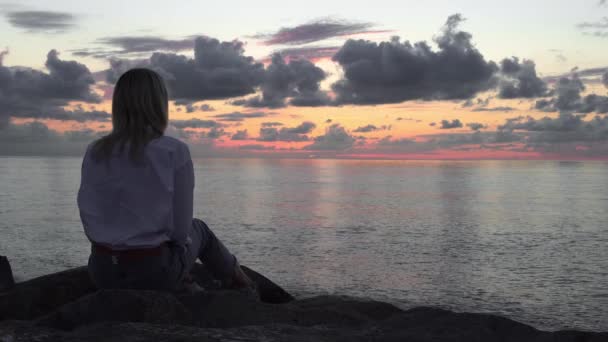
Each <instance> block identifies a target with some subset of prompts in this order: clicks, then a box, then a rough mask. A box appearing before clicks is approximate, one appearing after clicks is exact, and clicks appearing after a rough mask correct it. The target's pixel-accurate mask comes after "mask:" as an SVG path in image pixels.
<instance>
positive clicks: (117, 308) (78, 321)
mask: <svg viewBox="0 0 608 342" xmlns="http://www.w3.org/2000/svg"><path fill="white" fill-rule="evenodd" d="M191 321H192V316H191V313H190V311H188V310H187V309H186V308H185V307H184V306H183V305H182V303H180V302H179V301H178V300H177V298H176V297H175V296H174V295H173V294H171V293H166V292H158V291H134V290H100V291H97V292H95V293H92V294H89V295H87V296H85V297H82V298H80V299H78V300H76V301H74V302H72V303H68V304H66V305H64V306H62V307H61V308H59V309H57V310H55V311H54V312H52V313H50V314H48V315H46V316H44V317H42V318H40V319H38V320H37V321H36V323H37V324H39V325H42V326H48V327H52V328H56V329H64V330H71V329H74V328H76V327H79V326H83V325H87V324H92V323H97V322H145V323H164V324H191Z"/></svg>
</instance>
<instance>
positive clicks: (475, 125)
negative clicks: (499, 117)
mask: <svg viewBox="0 0 608 342" xmlns="http://www.w3.org/2000/svg"><path fill="white" fill-rule="evenodd" d="M467 127H469V128H470V129H471V130H473V131H479V130H480V129H482V128H487V127H488V126H487V125H484V124H482V123H478V122H469V123H468V124H467Z"/></svg>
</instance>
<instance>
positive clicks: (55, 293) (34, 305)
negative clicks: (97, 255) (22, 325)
mask: <svg viewBox="0 0 608 342" xmlns="http://www.w3.org/2000/svg"><path fill="white" fill-rule="evenodd" d="M93 291H95V287H94V286H93V283H92V282H91V280H90V279H89V274H88V272H87V268H86V267H78V268H74V269H70V270H67V271H63V272H58V273H54V274H49V275H45V276H42V277H39V278H35V279H31V280H28V281H25V282H22V283H18V284H16V285H15V287H14V288H13V289H12V290H10V291H8V292H4V293H1V294H0V321H1V320H6V319H16V320H31V319H34V318H36V317H39V316H42V315H45V314H47V313H49V312H51V311H53V310H55V309H56V308H58V307H60V306H62V305H64V304H66V303H69V302H72V301H74V300H76V299H78V298H80V297H82V296H84V295H87V294H89V293H92V292H93Z"/></svg>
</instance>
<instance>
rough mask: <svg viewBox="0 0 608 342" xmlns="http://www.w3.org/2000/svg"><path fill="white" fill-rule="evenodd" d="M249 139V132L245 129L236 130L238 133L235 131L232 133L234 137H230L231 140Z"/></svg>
mask: <svg viewBox="0 0 608 342" xmlns="http://www.w3.org/2000/svg"><path fill="white" fill-rule="evenodd" d="M247 139H249V134H248V133H247V130H246V129H244V130H242V131H236V133H234V134H233V135H232V137H230V140H247Z"/></svg>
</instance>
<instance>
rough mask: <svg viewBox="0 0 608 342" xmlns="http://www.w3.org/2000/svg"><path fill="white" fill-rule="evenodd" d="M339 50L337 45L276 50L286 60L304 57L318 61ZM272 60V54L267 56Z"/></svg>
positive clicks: (331, 55)
mask: <svg viewBox="0 0 608 342" xmlns="http://www.w3.org/2000/svg"><path fill="white" fill-rule="evenodd" d="M338 50H340V47H339V46H303V47H297V48H288V49H282V50H279V51H276V53H279V54H280V55H281V56H283V57H284V58H285V59H287V60H292V59H305V60H309V61H312V62H314V61H318V60H321V59H330V58H332V57H333V56H334V55H335V54H336V52H338ZM271 60H272V56H269V57H268V61H271Z"/></svg>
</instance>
